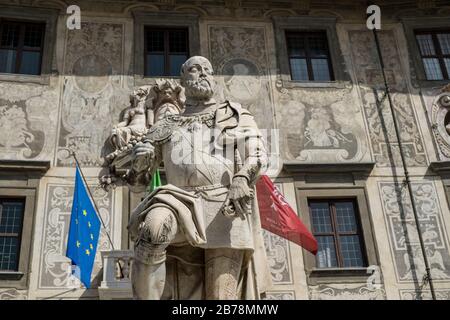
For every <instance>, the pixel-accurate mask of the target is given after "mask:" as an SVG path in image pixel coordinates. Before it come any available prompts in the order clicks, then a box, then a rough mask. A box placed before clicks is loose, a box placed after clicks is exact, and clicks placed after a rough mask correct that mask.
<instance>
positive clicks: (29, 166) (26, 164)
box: [0, 160, 50, 174]
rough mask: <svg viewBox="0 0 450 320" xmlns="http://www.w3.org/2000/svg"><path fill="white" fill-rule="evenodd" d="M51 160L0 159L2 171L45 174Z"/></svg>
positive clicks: (0, 171)
mask: <svg viewBox="0 0 450 320" xmlns="http://www.w3.org/2000/svg"><path fill="white" fill-rule="evenodd" d="M49 168H50V161H36V160H0V173H17V172H23V173H40V174H45V173H46V172H47V171H48V169H49Z"/></svg>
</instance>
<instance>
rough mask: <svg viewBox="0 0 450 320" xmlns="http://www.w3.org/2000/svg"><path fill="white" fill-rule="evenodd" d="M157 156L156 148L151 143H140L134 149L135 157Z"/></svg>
mask: <svg viewBox="0 0 450 320" xmlns="http://www.w3.org/2000/svg"><path fill="white" fill-rule="evenodd" d="M142 156H149V157H150V158H153V157H154V156H155V147H154V146H153V145H152V144H151V143H150V142H138V143H136V145H135V146H134V148H133V157H134V158H136V157H142Z"/></svg>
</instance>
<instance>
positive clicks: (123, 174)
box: [91, 79, 184, 191]
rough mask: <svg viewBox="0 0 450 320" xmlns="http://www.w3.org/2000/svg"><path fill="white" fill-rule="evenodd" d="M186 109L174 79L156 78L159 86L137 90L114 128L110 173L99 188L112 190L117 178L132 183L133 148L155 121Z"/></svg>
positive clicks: (109, 160) (105, 176)
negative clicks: (131, 163)
mask: <svg viewBox="0 0 450 320" xmlns="http://www.w3.org/2000/svg"><path fill="white" fill-rule="evenodd" d="M183 108H184V88H183V87H182V86H180V85H179V84H177V83H176V82H175V81H173V80H170V79H157V80H156V85H153V86H142V87H139V88H137V89H136V90H134V91H133V93H132V94H131V95H130V106H129V107H127V108H126V109H125V110H124V111H123V115H122V121H121V122H119V123H118V124H117V125H115V126H114V127H113V129H112V131H111V135H110V137H109V139H108V142H109V147H111V148H112V152H110V153H109V154H108V155H107V156H106V160H107V161H108V163H109V166H108V167H109V174H107V175H103V176H102V177H101V178H100V185H101V186H102V187H103V188H104V189H105V190H109V189H110V188H111V187H115V186H116V181H117V180H118V179H120V180H122V181H125V182H131V180H132V178H133V177H131V176H130V173H131V172H130V170H129V165H130V160H131V153H132V149H133V147H134V146H135V145H136V144H137V143H138V142H139V141H141V140H142V139H143V138H144V136H145V135H146V133H147V132H148V130H149V128H151V127H152V126H153V125H154V123H155V122H156V121H159V120H161V119H162V118H164V116H166V115H168V114H180V113H182V112H183V110H184V109H183ZM91 127H92V126H91ZM132 183H133V182H132ZM137 189H138V188H137ZM132 191H134V190H133V189H132Z"/></svg>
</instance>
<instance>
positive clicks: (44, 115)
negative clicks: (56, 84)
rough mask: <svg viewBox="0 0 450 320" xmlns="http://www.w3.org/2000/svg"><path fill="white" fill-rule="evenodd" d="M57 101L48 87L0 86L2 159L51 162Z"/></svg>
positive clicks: (56, 97) (0, 84) (5, 84)
mask: <svg viewBox="0 0 450 320" xmlns="http://www.w3.org/2000/svg"><path fill="white" fill-rule="evenodd" d="M57 101H58V95H57V93H56V92H54V91H52V90H48V87H47V88H46V87H43V86H35V85H23V84H15V83H7V82H4V83H0V158H1V159H18V160H31V159H34V160H41V159H51V157H52V154H53V148H54V143H55V140H54V139H55V136H56V129H55V128H56V122H57V114H58V112H57V110H58V106H57Z"/></svg>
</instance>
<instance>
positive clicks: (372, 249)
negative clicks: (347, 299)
mask: <svg viewBox="0 0 450 320" xmlns="http://www.w3.org/2000/svg"><path fill="white" fill-rule="evenodd" d="M337 169H338V168H337ZM319 176H320V177H322V175H320V174H319V175H318V177H319ZM319 179H322V178H319ZM323 179H324V180H325V179H327V178H325V177H323ZM314 180H316V178H314ZM294 186H295V190H296V191H295V192H296V198H297V206H298V212H299V216H300V219H301V220H302V221H303V223H304V224H305V226H307V228H308V229H309V230H312V224H311V219H310V213H309V204H308V201H309V200H321V199H349V198H353V199H355V204H356V206H357V210H358V212H359V220H360V226H361V237H362V238H363V240H364V241H363V244H364V247H363V248H362V249H363V256H365V257H366V264H367V266H372V265H375V266H379V257H378V253H377V248H376V242H375V239H374V230H373V222H372V218H371V214H370V209H369V205H368V203H369V202H368V198H367V194H366V189H365V187H364V186H363V185H356V186H352V187H350V186H346V185H342V184H341V185H338V184H329V183H326V184H325V185H322V183H314V185H311V186H308V184H305V183H304V181H295V182H294ZM303 259H304V265H305V272H306V275H307V277H306V278H307V282H308V284H310V285H318V284H321V283H365V282H366V281H367V278H368V277H369V276H370V274H369V273H368V269H367V267H363V268H354V267H353V268H317V267H316V257H315V256H314V255H312V254H310V253H308V252H307V251H306V250H305V249H303Z"/></svg>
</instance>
